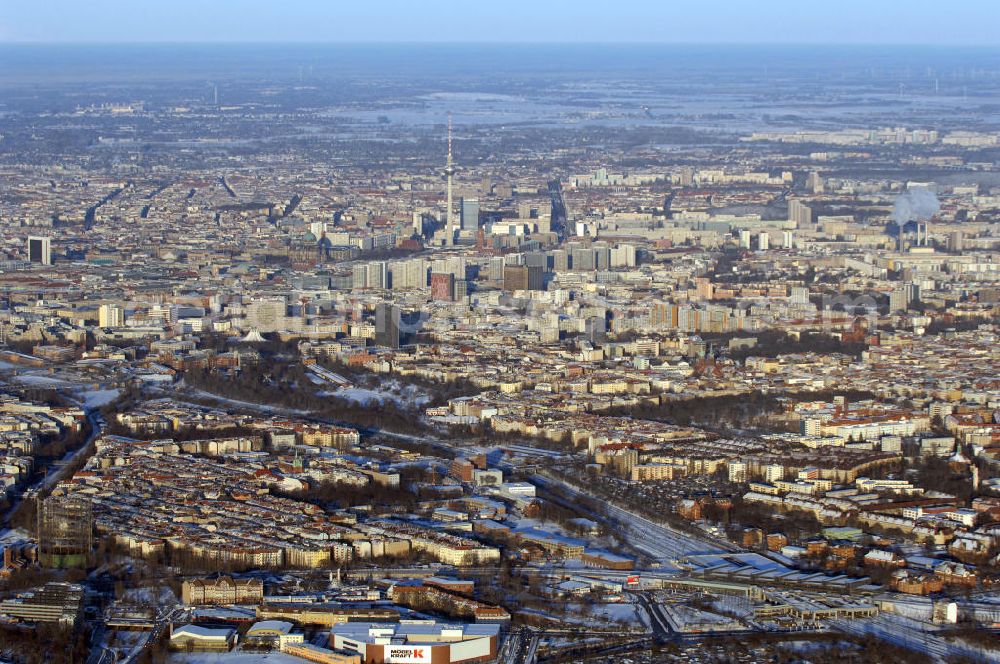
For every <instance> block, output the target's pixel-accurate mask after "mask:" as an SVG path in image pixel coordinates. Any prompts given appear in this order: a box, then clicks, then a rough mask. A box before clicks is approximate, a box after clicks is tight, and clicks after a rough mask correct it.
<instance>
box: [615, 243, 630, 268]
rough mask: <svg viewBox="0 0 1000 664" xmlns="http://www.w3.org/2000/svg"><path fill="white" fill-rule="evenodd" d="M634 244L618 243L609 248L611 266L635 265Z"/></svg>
mask: <svg viewBox="0 0 1000 664" xmlns="http://www.w3.org/2000/svg"><path fill="white" fill-rule="evenodd" d="M635 264H636V251H635V245H631V244H620V245H618V246H617V247H615V248H614V249H612V250H611V267H635Z"/></svg>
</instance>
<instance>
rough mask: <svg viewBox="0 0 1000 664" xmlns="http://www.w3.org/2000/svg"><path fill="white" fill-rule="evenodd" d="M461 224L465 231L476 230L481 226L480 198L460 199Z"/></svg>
mask: <svg viewBox="0 0 1000 664" xmlns="http://www.w3.org/2000/svg"><path fill="white" fill-rule="evenodd" d="M459 208H460V210H459V224H460V225H461V226H460V227H461V229H462V230H463V231H474V230H476V229H477V228H479V199H478V198H465V197H464V196H463V197H462V198H461V199H460V200H459Z"/></svg>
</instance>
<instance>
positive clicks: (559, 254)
mask: <svg viewBox="0 0 1000 664" xmlns="http://www.w3.org/2000/svg"><path fill="white" fill-rule="evenodd" d="M552 269H553V270H554V271H556V272H566V271H567V270H569V252H568V251H566V250H565V249H556V250H555V251H553V252H552Z"/></svg>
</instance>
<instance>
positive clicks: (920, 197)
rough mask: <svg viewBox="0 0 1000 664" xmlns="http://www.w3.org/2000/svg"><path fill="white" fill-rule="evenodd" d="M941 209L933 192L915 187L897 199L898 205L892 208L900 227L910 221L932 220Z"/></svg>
mask: <svg viewBox="0 0 1000 664" xmlns="http://www.w3.org/2000/svg"><path fill="white" fill-rule="evenodd" d="M940 209H941V203H940V202H938V199H937V196H935V195H934V192H933V191H931V190H930V189H927V188H924V187H914V188H913V189H907V190H906V191H905V192H903V194H901V195H900V196H899V198H897V199H896V203H895V204H894V205H893V206H892V218H893V220H894V221H895V222H896V223H897V224H898V225H899V226H903V225H904V224H905V223H906V222H908V221H922V220H926V219H930V218H931V217H933V216H934V215H935V214H937V212H938V210H940Z"/></svg>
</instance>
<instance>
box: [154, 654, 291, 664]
mask: <svg viewBox="0 0 1000 664" xmlns="http://www.w3.org/2000/svg"><path fill="white" fill-rule="evenodd" d="M167 662H170V663H171V664H302V662H303V660H301V659H299V658H298V657H293V656H292V655H285V654H283V653H280V652H272V653H244V652H230V653H210V652H199V653H174V654H173V655H171V656H170V658H169V659H167Z"/></svg>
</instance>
